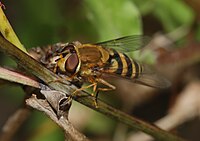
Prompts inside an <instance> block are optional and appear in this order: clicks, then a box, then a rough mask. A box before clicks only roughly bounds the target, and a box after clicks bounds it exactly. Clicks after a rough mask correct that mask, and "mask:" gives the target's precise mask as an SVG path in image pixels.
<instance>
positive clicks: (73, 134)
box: [26, 95, 89, 141]
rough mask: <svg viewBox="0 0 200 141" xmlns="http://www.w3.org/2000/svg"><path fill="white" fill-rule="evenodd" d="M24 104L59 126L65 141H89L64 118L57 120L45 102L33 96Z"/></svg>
mask: <svg viewBox="0 0 200 141" xmlns="http://www.w3.org/2000/svg"><path fill="white" fill-rule="evenodd" d="M26 104H27V105H29V106H31V107H33V108H35V109H37V110H39V111H42V112H44V113H45V114H46V115H47V116H48V117H49V118H51V119H52V120H53V121H54V122H55V123H56V124H57V125H59V126H60V127H61V128H62V129H63V130H64V133H65V137H66V138H67V139H66V140H68V141H89V139H87V138H86V137H85V136H84V135H83V134H81V133H80V132H78V131H77V130H76V129H75V128H74V127H73V125H72V124H71V123H70V122H69V121H68V119H67V118H66V117H64V116H63V117H61V118H60V119H58V118H57V115H56V114H55V112H54V111H53V110H52V108H51V106H50V105H49V103H48V102H47V101H46V100H41V99H37V98H36V96H35V95H33V96H32V97H31V98H29V99H27V100H26Z"/></svg>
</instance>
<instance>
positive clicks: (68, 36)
mask: <svg viewBox="0 0 200 141" xmlns="http://www.w3.org/2000/svg"><path fill="white" fill-rule="evenodd" d="M186 2H187V1H183V0H56V1H55V0H42V1H40V0H17V1H11V0H2V3H4V5H5V6H6V10H4V11H5V13H6V15H7V17H8V19H9V20H10V23H11V25H12V26H13V28H14V30H15V32H16V34H17V35H18V37H19V39H20V40H21V42H22V44H24V46H25V47H26V48H27V49H29V48H31V47H36V46H45V45H48V44H53V43H57V42H68V41H74V40H78V41H80V42H83V43H87V42H90V43H93V42H98V41H105V40H109V39H113V38H117V37H122V36H125V35H133V34H146V35H149V36H152V35H154V34H155V33H157V32H163V33H166V34H167V33H170V32H173V31H175V30H177V29H181V31H182V33H183V35H182V37H181V38H183V39H184V37H185V35H188V34H189V33H191V31H192V32H193V34H195V38H199V37H200V32H199V31H200V30H199V29H200V28H199V24H198V20H197V19H196V16H197V15H196V12H195V10H194V9H193V8H192V7H191V5H189V4H187V3H186ZM194 25H195V27H194ZM0 63H1V65H2V66H10V67H16V64H15V63H14V62H13V61H12V60H11V59H9V58H8V57H6V56H4V55H3V54H1V62H0ZM0 91H1V95H0V111H1V112H0V113H1V116H0V125H1V127H2V126H3V123H4V122H5V121H6V119H7V118H8V116H9V115H11V114H12V113H13V112H14V111H15V110H16V109H17V108H18V107H20V105H22V101H23V97H24V92H23V90H22V89H21V88H20V87H17V86H13V87H11V86H1V90H0ZM73 106H74V107H75V108H74V109H76V110H77V108H78V110H83V109H84V110H86V111H87V112H90V113H92V114H91V115H92V116H91V117H90V120H86V123H87V124H86V123H85V124H84V126H82V128H81V130H82V132H83V133H85V134H86V135H87V136H89V137H93V138H95V137H99V136H101V135H102V136H106V137H107V138H111V137H112V134H113V132H114V128H115V126H116V122H114V121H112V120H111V119H109V118H107V117H105V116H103V115H101V114H97V113H96V112H93V111H91V110H89V109H87V108H85V107H83V106H81V105H79V104H78V103H75V102H74V105H73ZM4 107H7V109H5V108H4ZM71 110H73V109H71ZM2 113H3V114H2ZM88 118H89V117H88ZM83 127H84V128H83ZM15 139H16V140H17V139H18V140H28V141H44V140H48V141H55V140H63V139H64V136H63V134H62V132H61V131H60V129H59V128H58V127H57V126H56V125H55V124H54V123H52V122H51V121H50V120H49V119H48V118H46V116H45V115H43V114H41V113H39V112H34V113H33V114H31V116H30V118H29V119H28V121H27V122H26V123H25V124H24V126H23V127H22V129H21V130H20V131H19V134H18V135H17V137H16V138H15Z"/></svg>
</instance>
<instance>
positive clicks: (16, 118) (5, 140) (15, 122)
mask: <svg viewBox="0 0 200 141" xmlns="http://www.w3.org/2000/svg"><path fill="white" fill-rule="evenodd" d="M29 114H30V110H29V109H28V108H26V107H24V108H20V109H18V110H17V111H16V112H15V113H14V114H13V115H11V116H10V118H9V119H8V120H7V121H6V123H5V124H4V126H3V128H2V131H1V134H0V141H10V140H11V139H12V137H13V136H14V134H15V133H16V131H17V130H18V129H19V127H20V126H21V125H22V124H23V123H24V121H25V120H26V119H27V118H28V116H29Z"/></svg>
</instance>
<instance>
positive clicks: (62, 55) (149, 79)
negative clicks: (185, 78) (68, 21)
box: [41, 35, 169, 98]
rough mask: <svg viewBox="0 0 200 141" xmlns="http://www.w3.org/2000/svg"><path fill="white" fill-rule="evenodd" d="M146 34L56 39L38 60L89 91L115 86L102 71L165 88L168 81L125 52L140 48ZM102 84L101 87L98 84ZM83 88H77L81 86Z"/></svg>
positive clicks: (143, 43)
mask: <svg viewBox="0 0 200 141" xmlns="http://www.w3.org/2000/svg"><path fill="white" fill-rule="evenodd" d="M147 43H148V38H147V37H145V36H140V35H132V36H126V37H122V38H118V39H114V40H109V41H105V42H101V43H97V44H81V43H80V42H78V41H75V42H72V43H57V44H55V45H53V46H49V48H50V49H47V51H46V53H45V54H44V57H43V58H42V59H41V62H42V63H43V64H44V65H45V66H46V67H47V68H48V69H50V70H52V71H53V72H54V73H56V74H58V75H60V76H66V75H67V76H68V77H69V78H70V81H71V83H73V84H75V85H77V86H78V87H81V85H82V84H83V83H84V82H89V83H90V85H89V86H87V87H85V88H89V87H93V93H92V95H94V94H95V93H97V94H96V98H97V95H98V92H99V91H109V90H114V89H116V87H115V86H114V85H112V84H110V83H109V82H107V81H106V80H105V79H104V78H103V75H104V74H106V75H114V76H117V77H121V78H124V79H127V80H129V81H132V82H134V83H139V84H143V85H147V86H150V87H155V88H164V87H167V86H168V85H169V82H168V81H167V80H166V79H164V78H163V77H161V76H160V75H157V74H156V73H153V72H152V71H149V70H150V69H149V67H148V66H146V65H143V64H141V63H139V62H138V61H136V60H133V59H131V58H130V57H128V55H126V54H125V53H127V52H132V51H136V50H139V49H141V48H143V47H144V46H145V45H146V44H147ZM99 84H103V85H104V86H106V87H104V88H99V87H98V85H99ZM83 89H84V88H80V90H83Z"/></svg>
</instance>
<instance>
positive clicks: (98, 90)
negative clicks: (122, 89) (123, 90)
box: [95, 78, 116, 103]
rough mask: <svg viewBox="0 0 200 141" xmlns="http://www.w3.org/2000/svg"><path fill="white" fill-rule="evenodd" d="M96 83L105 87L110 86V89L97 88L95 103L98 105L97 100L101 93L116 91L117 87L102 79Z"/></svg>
mask: <svg viewBox="0 0 200 141" xmlns="http://www.w3.org/2000/svg"><path fill="white" fill-rule="evenodd" d="M96 81H97V82H98V83H101V84H103V85H105V86H108V88H97V91H96V95H95V101H96V103H97V98H98V95H99V92H100V91H111V90H115V89H116V87H115V86H113V85H112V84H110V83H108V82H107V81H105V80H103V79H101V78H98V79H96Z"/></svg>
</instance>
